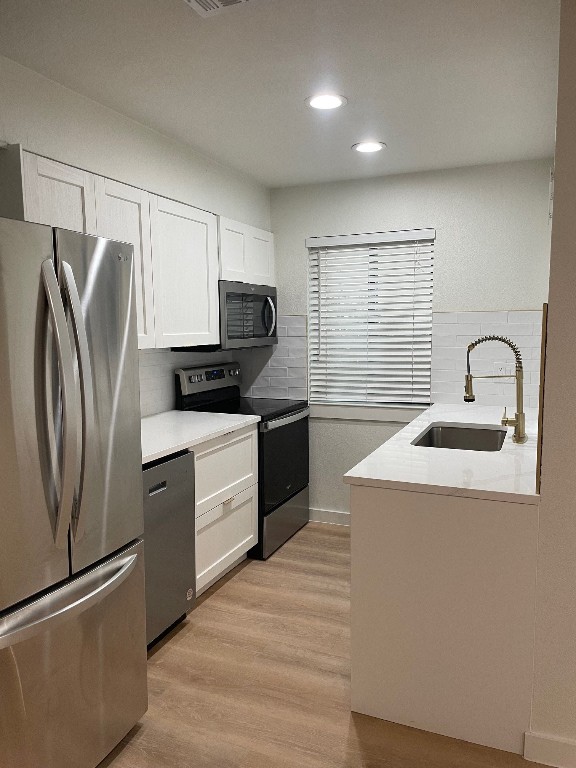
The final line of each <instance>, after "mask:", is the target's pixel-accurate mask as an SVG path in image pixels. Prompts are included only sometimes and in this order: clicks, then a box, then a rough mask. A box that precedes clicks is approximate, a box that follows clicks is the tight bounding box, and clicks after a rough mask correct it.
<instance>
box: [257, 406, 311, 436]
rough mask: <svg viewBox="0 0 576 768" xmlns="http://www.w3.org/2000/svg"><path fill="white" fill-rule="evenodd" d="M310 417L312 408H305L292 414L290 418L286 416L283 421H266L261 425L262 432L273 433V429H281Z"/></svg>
mask: <svg viewBox="0 0 576 768" xmlns="http://www.w3.org/2000/svg"><path fill="white" fill-rule="evenodd" d="M309 415H310V408H304V409H303V410H301V411H297V412H296V413H291V414H290V416H285V417H284V418H282V419H272V421H264V422H262V424H261V425H260V429H261V430H262V432H271V431H272V430H273V429H279V428H280V427H285V426H286V425H287V424H293V423H294V422H295V421H300V420H301V419H305V418H306V417H307V416H309Z"/></svg>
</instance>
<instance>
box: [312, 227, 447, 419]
mask: <svg viewBox="0 0 576 768" xmlns="http://www.w3.org/2000/svg"><path fill="white" fill-rule="evenodd" d="M434 238H435V232H434V230H430V229H428V230H414V231H411V232H388V233H376V234H372V235H352V236H349V237H338V238H336V237H323V238H309V239H308V240H307V245H308V247H309V249H310V271H309V368H310V372H309V375H310V391H309V397H310V401H311V402H312V403H341V404H346V403H348V404H355V405H359V404H366V405H375V404H392V403H393V404H396V403H398V404H400V403H411V404H422V405H426V404H429V403H430V366H431V353H432V288H433V256H434Z"/></svg>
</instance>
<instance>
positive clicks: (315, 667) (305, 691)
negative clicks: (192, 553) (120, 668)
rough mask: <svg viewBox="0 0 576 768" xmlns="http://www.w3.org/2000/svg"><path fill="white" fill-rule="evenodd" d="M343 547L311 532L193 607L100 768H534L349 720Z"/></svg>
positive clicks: (238, 572) (315, 527) (331, 529)
mask: <svg viewBox="0 0 576 768" xmlns="http://www.w3.org/2000/svg"><path fill="white" fill-rule="evenodd" d="M349 565H350V538H349V533H348V529H347V528H343V527H339V526H330V525H322V524H310V525H308V526H307V527H306V528H304V529H303V530H302V531H300V532H299V533H298V534H297V535H296V536H295V537H294V538H293V539H291V541H289V542H288V543H287V544H286V545H285V546H284V547H283V548H282V549H281V550H279V551H278V552H277V553H276V554H275V555H273V556H272V557H271V558H270V559H269V560H268V561H266V562H257V561H247V562H246V563H243V564H242V565H240V566H239V567H238V568H236V569H235V570H234V571H232V572H231V574H230V575H229V576H228V577H227V578H226V579H225V580H223V582H222V581H221V582H220V583H219V584H218V585H217V586H215V587H213V588H212V589H211V590H209V592H207V593H206V594H205V595H204V596H202V597H201V598H200V600H199V604H198V605H197V607H196V608H195V610H194V611H193V612H192V614H190V616H189V618H188V621H187V622H185V623H184V624H183V625H180V628H179V629H176V630H174V631H173V632H172V633H171V634H170V635H169V636H168V637H167V638H166V639H165V640H164V641H162V643H161V644H159V646H157V647H156V649H155V650H154V652H153V653H151V655H150V659H149V674H148V679H149V695H150V706H149V710H148V712H147V714H146V716H145V717H144V719H143V720H142V723H141V724H140V725H139V726H137V727H136V728H134V729H133V730H132V731H131V733H130V734H129V735H128V736H127V738H126V739H125V740H124V742H123V743H122V744H121V745H120V746H119V747H118V748H117V749H116V750H115V751H114V752H113V753H112V755H110V756H109V758H108V759H107V760H105V761H104V762H103V763H102V764H101V766H100V768H236V767H237V766H238V768H372V767H373V768H384V767H386V768H529V767H530V766H533V767H534V768H537V764H536V763H527V762H525V761H524V760H522V758H520V757H518V756H517V755H512V754H509V753H506V752H498V751H497V750H493V749H487V748H485V747H479V746H475V745H472V744H468V743H466V742H462V741H456V740H454V739H449V738H446V737H443V736H436V735H433V734H429V733H424V732H422V731H417V730H414V729H412V728H406V727H403V726H399V725H394V724H391V723H386V722H383V721H381V720H377V719H375V718H370V717H364V716H362V715H354V714H351V713H350V701H349V688H350V681H349V677H350V671H349V667H350V664H349V653H350V651H349V642H350V627H349V608H350V572H349Z"/></svg>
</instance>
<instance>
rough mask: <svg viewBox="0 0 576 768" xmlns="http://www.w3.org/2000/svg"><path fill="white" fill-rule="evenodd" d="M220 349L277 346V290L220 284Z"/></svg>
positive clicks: (228, 283) (232, 283) (240, 284)
mask: <svg viewBox="0 0 576 768" xmlns="http://www.w3.org/2000/svg"><path fill="white" fill-rule="evenodd" d="M220 339H221V342H220V343H221V345H222V349H244V348H245V347H265V346H268V345H270V344H277V343H278V337H277V334H276V288H272V287H271V286H269V285H251V284H249V283H235V282H229V281H226V280H221V281H220Z"/></svg>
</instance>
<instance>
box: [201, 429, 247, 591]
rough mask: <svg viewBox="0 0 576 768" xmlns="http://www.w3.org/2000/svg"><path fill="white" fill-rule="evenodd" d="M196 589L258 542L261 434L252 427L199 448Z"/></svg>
mask: <svg viewBox="0 0 576 768" xmlns="http://www.w3.org/2000/svg"><path fill="white" fill-rule="evenodd" d="M194 470H195V482H196V505H195V507H196V511H195V514H196V588H197V590H198V591H202V590H203V588H205V587H207V586H209V585H210V584H211V583H212V582H214V581H216V580H217V578H218V577H219V576H221V575H223V574H224V573H225V572H226V571H227V570H228V568H229V567H230V566H231V565H233V563H235V562H236V561H237V560H238V559H239V558H240V557H242V555H244V554H245V553H246V552H247V551H248V550H249V549H251V548H252V547H253V546H254V545H255V544H257V543H258V432H257V427H256V425H250V426H248V427H244V428H242V429H239V430H236V431H235V432H231V433H229V434H227V435H223V436H222V437H217V438H214V439H213V440H208V441H206V442H205V443H203V444H201V445H199V446H197V447H196V448H195V449H194Z"/></svg>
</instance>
